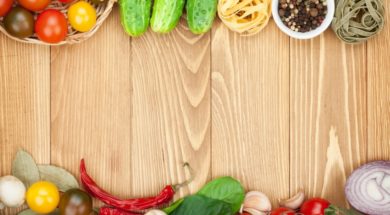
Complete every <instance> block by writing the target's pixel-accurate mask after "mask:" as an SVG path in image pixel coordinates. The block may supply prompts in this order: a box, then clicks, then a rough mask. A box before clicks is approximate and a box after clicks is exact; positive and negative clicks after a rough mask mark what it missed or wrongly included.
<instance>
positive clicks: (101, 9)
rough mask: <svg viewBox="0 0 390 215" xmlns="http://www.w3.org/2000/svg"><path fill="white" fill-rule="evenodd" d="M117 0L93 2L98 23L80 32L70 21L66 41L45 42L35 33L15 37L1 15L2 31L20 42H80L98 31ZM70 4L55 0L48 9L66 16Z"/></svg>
mask: <svg viewBox="0 0 390 215" xmlns="http://www.w3.org/2000/svg"><path fill="white" fill-rule="evenodd" d="M78 1H80V0H74V2H78ZM85 1H87V2H89V3H91V2H90V1H89V0H85ZM116 1H117V0H107V2H106V3H102V4H99V5H95V4H92V3H91V5H92V6H93V7H95V9H96V15H97V20H96V25H95V26H94V27H93V28H92V29H91V30H90V31H88V32H78V31H75V30H74V29H73V28H72V27H71V26H70V24H69V23H68V35H67V36H66V38H65V40H64V41H61V42H59V43H54V44H52V43H46V42H43V41H41V40H39V39H38V38H37V36H36V35H35V34H34V35H33V36H32V37H28V38H24V39H20V38H17V37H14V36H12V35H10V34H9V33H8V32H7V31H6V30H5V29H4V25H3V22H2V21H3V18H2V17H0V31H1V32H3V33H4V34H5V35H7V36H8V37H9V38H11V39H14V40H16V41H19V42H23V43H31V44H39V45H51V46H53V45H54V46H55V45H64V44H75V43H80V42H83V41H84V40H86V39H88V38H89V37H91V36H92V35H93V34H95V33H96V31H97V30H98V29H99V28H100V26H101V25H102V24H103V22H104V21H105V20H106V18H107V17H108V15H110V13H111V11H112V7H113V6H114V3H115V2H116ZM70 5H72V3H67V4H65V3H61V2H59V1H58V0H53V1H52V2H51V3H50V5H49V6H48V7H47V9H57V10H59V11H61V12H62V13H63V14H64V15H65V17H67V12H68V8H69V6H70ZM36 16H37V14H35V18H36Z"/></svg>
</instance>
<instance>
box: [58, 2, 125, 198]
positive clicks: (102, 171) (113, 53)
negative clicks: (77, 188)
mask: <svg viewBox="0 0 390 215" xmlns="http://www.w3.org/2000/svg"><path fill="white" fill-rule="evenodd" d="M119 20H120V19H119V13H118V11H117V9H115V10H114V12H113V14H111V16H110V17H109V18H108V20H106V22H105V23H104V26H102V28H101V29H100V30H99V31H98V32H97V34H96V35H95V36H93V37H92V38H90V39H89V40H87V41H85V42H83V43H81V44H78V45H71V46H64V47H55V48H54V47H53V48H52V67H51V68H52V77H51V91H52V93H51V107H52V109H51V143H52V148H51V155H52V162H53V163H54V164H57V165H59V166H62V167H64V168H67V169H69V170H70V171H71V172H73V173H74V174H75V175H79V174H78V172H79V168H78V166H79V162H80V159H81V158H85V159H86V164H87V169H88V171H89V172H90V174H91V175H92V176H93V178H95V179H96V182H97V183H98V184H99V185H101V186H102V187H103V188H105V189H107V190H109V191H110V192H112V193H114V194H116V195H119V196H123V197H124V196H126V195H127V194H128V193H129V192H130V189H131V183H123V182H124V181H129V182H131V177H132V176H131V169H132V163H131V154H132V153H133V152H132V151H131V101H132V100H131V96H132V95H131V90H132V85H131V68H130V63H129V62H130V58H131V55H130V51H129V50H130V39H129V37H128V36H127V35H125V34H124V33H123V31H122V29H121V27H120V21H119Z"/></svg>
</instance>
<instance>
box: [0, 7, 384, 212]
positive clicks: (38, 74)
mask: <svg viewBox="0 0 390 215" xmlns="http://www.w3.org/2000/svg"><path fill="white" fill-rule="evenodd" d="M384 2H385V5H386V10H387V11H388V13H387V14H386V19H387V22H388V23H387V26H386V27H385V29H384V31H383V32H382V33H381V34H380V35H379V36H378V37H376V38H375V39H373V40H370V41H369V42H367V43H364V44H361V45H355V46H351V45H346V44H344V43H342V42H340V41H339V40H338V39H337V38H336V36H335V35H334V34H333V32H332V31H331V30H329V31H327V32H326V33H325V34H323V35H322V36H320V37H318V38H316V39H313V40H309V41H298V40H294V39H289V38H288V37H287V36H286V35H284V34H283V33H282V32H281V31H279V30H278V29H277V27H276V25H275V24H274V23H273V21H271V22H270V24H269V25H268V26H267V28H266V29H265V30H264V31H262V32H261V33H259V34H258V35H256V36H253V37H241V36H239V35H238V34H235V33H232V32H230V31H229V30H228V29H227V28H226V27H225V26H224V25H223V24H222V23H221V22H220V21H216V23H215V25H214V27H213V29H212V32H210V33H207V34H205V35H202V36H194V35H193V34H191V33H190V32H189V31H188V29H187V27H186V23H185V21H184V20H182V22H181V23H180V25H179V26H178V27H177V28H176V29H175V30H174V31H173V32H172V33H170V34H168V35H164V36H162V35H157V34H155V33H152V32H148V33H147V34H146V35H144V36H142V37H139V38H130V37H128V36H127V35H125V33H124V32H123V30H122V28H121V25H120V20H119V14H118V10H117V8H115V10H114V11H113V14H111V16H110V17H109V19H108V20H107V21H106V23H105V24H104V26H103V27H102V28H101V29H100V30H99V32H98V33H97V34H96V35H95V36H94V37H92V38H91V39H89V40H88V41H86V42H84V43H82V44H78V45H72V46H62V47H52V48H50V47H45V46H35V45H26V44H22V43H18V42H14V41H12V40H10V39H8V38H6V37H5V36H4V35H0V175H5V174H9V173H10V169H11V160H12V158H13V157H14V154H15V152H16V151H17V150H18V149H20V148H24V149H26V150H28V151H29V152H31V153H32V154H33V156H34V157H35V159H36V161H37V162H39V163H52V164H55V165H59V166H62V167H65V168H67V169H68V170H70V171H72V172H73V173H74V174H75V175H76V176H78V164H79V160H80V158H83V157H84V158H85V159H86V161H87V165H88V167H89V169H90V172H91V175H92V176H93V177H95V178H96V180H97V182H98V183H99V184H101V185H102V187H104V188H106V189H107V190H109V191H111V192H113V193H114V194H116V195H119V196H121V197H130V196H143V195H154V194H157V193H158V191H159V190H160V189H161V188H162V187H163V185H165V184H172V183H177V182H180V181H183V180H185V179H186V177H188V172H187V171H185V170H184V169H183V168H182V167H181V165H182V164H183V162H186V161H187V162H190V164H191V165H192V167H193V169H194V170H195V172H196V179H195V181H194V182H193V183H192V184H191V185H190V186H189V187H188V188H185V189H184V190H183V191H182V192H181V193H180V195H185V194H188V193H189V192H195V191H196V190H197V189H198V188H199V187H201V186H202V185H203V184H204V183H205V182H206V181H208V180H210V179H212V178H215V177H218V176H222V175H231V176H234V177H237V178H238V179H239V180H240V181H241V182H242V183H243V184H244V185H245V188H246V189H248V190H259V191H263V192H264V193H266V194H267V195H269V196H270V197H271V199H272V201H273V203H274V204H276V202H277V199H278V198H283V197H287V196H289V195H291V194H294V192H296V191H297V190H298V189H300V188H303V189H304V190H305V191H306V192H307V194H308V195H310V196H322V197H325V198H328V199H329V200H331V201H333V202H334V203H336V204H340V205H344V204H345V203H346V201H345V198H344V195H343V186H344V182H345V180H346V178H347V177H348V176H349V174H350V173H351V171H352V170H353V169H354V168H356V167H357V166H359V165H361V164H363V163H365V162H367V161H370V160H376V159H390V45H389V44H390V26H389V22H390V1H387V0H386V1H384ZM0 214H7V212H4V211H3V212H0ZM8 214H11V212H8Z"/></svg>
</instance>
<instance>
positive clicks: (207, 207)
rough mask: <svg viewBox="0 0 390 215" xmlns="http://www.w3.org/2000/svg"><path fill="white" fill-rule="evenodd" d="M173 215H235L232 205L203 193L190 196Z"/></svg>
mask: <svg viewBox="0 0 390 215" xmlns="http://www.w3.org/2000/svg"><path fill="white" fill-rule="evenodd" d="M171 214H172V215H199V214H201V215H233V214H234V213H233V212H232V208H231V206H230V205H229V204H228V203H226V202H224V201H221V200H218V199H211V198H208V197H206V196H202V195H193V196H188V197H186V198H185V199H184V201H183V203H181V205H180V206H179V207H178V208H177V209H176V210H174V211H173V212H172V213H171Z"/></svg>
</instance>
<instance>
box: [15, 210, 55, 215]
mask: <svg viewBox="0 0 390 215" xmlns="http://www.w3.org/2000/svg"><path fill="white" fill-rule="evenodd" d="M59 214H60V210H59V209H56V210H55V211H53V212H51V213H49V214H46V215H59ZM18 215H39V214H37V213H35V212H34V211H32V210H31V209H27V210H24V211H22V212H20V213H18Z"/></svg>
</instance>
